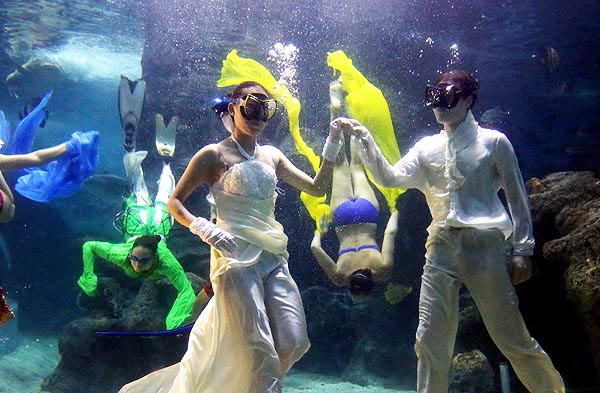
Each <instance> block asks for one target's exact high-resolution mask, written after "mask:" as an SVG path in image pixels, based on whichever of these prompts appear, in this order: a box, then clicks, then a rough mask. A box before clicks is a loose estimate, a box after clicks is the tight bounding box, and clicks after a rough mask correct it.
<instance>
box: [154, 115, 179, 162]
mask: <svg viewBox="0 0 600 393" xmlns="http://www.w3.org/2000/svg"><path fill="white" fill-rule="evenodd" d="M178 122H179V118H178V117H177V116H173V117H172V118H171V120H170V121H169V124H168V125H166V126H165V120H164V118H163V116H162V115H161V114H160V113H157V114H156V132H155V140H156V150H158V154H160V155H161V156H162V157H163V158H171V157H173V155H174V154H175V138H176V134H177V123H178Z"/></svg>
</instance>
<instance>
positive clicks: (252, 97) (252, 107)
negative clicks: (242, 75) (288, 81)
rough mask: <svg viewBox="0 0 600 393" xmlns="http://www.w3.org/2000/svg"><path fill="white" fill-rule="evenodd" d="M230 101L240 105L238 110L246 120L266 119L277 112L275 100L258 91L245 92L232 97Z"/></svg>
mask: <svg viewBox="0 0 600 393" xmlns="http://www.w3.org/2000/svg"><path fill="white" fill-rule="evenodd" d="M232 102H234V103H236V104H239V105H240V111H241V112H242V116H244V119H246V120H260V121H267V120H269V119H270V118H272V117H273V116H275V113H276V112H277V101H275V100H274V99H272V98H269V97H267V96H266V95H264V94H260V93H252V94H246V95H245V96H243V97H237V98H234V99H233V100H232Z"/></svg>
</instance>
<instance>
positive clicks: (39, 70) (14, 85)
mask: <svg viewBox="0 0 600 393" xmlns="http://www.w3.org/2000/svg"><path fill="white" fill-rule="evenodd" d="M64 80H65V73H64V71H63V69H62V67H61V66H59V65H58V64H56V63H54V62H52V61H49V60H44V59H41V58H32V59H30V60H28V61H27V62H26V63H25V64H23V65H18V64H16V63H15V71H14V72H12V73H11V74H9V75H8V76H7V77H6V81H5V82H6V86H8V90H9V91H10V93H11V94H12V95H13V96H15V97H17V98H19V97H20V96H32V97H35V96H37V95H40V94H43V93H45V92H46V91H49V90H54V89H56V87H57V86H59V85H60V84H61V83H62V82H63V81H64Z"/></svg>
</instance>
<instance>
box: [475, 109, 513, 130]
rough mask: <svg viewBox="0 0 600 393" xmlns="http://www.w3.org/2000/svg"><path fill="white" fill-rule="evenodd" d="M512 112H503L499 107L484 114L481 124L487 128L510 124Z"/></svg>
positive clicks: (480, 119)
mask: <svg viewBox="0 0 600 393" xmlns="http://www.w3.org/2000/svg"><path fill="white" fill-rule="evenodd" d="M509 116H510V111H503V110H502V109H501V108H500V107H499V106H497V107H494V108H491V109H488V110H486V111H485V112H483V114H482V115H481V117H480V118H479V122H480V123H482V124H483V125H484V126H486V127H490V126H498V125H503V124H507V123H508V122H509Z"/></svg>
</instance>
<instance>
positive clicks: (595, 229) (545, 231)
mask: <svg viewBox="0 0 600 393" xmlns="http://www.w3.org/2000/svg"><path fill="white" fill-rule="evenodd" d="M527 186H528V189H529V190H530V192H531V195H530V205H531V210H532V217H533V219H534V227H537V228H539V229H540V231H541V236H538V235H537V234H536V241H538V243H539V244H538V246H542V245H543V257H544V260H545V261H546V263H550V264H553V265H555V266H557V267H558V268H559V269H560V270H561V271H562V272H563V278H564V290H565V291H566V296H567V298H568V300H569V301H570V303H571V304H572V305H573V306H574V308H575V310H576V312H577V315H578V316H579V319H580V321H581V324H582V326H583V329H584V330H585V333H586V334H587V338H588V339H589V345H590V347H591V348H590V349H589V350H590V352H591V354H592V356H593V361H594V364H595V369H596V374H597V375H598V376H600V180H598V179H597V178H595V177H594V174H593V173H592V172H561V173H554V174H551V175H549V176H547V177H546V178H544V179H542V180H539V179H532V180H530V181H529V182H528V183H527ZM540 238H541V239H543V241H542V242H539V240H540ZM570 339H573V337H570ZM575 339H576V338H575ZM590 378H591V377H590Z"/></svg>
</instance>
